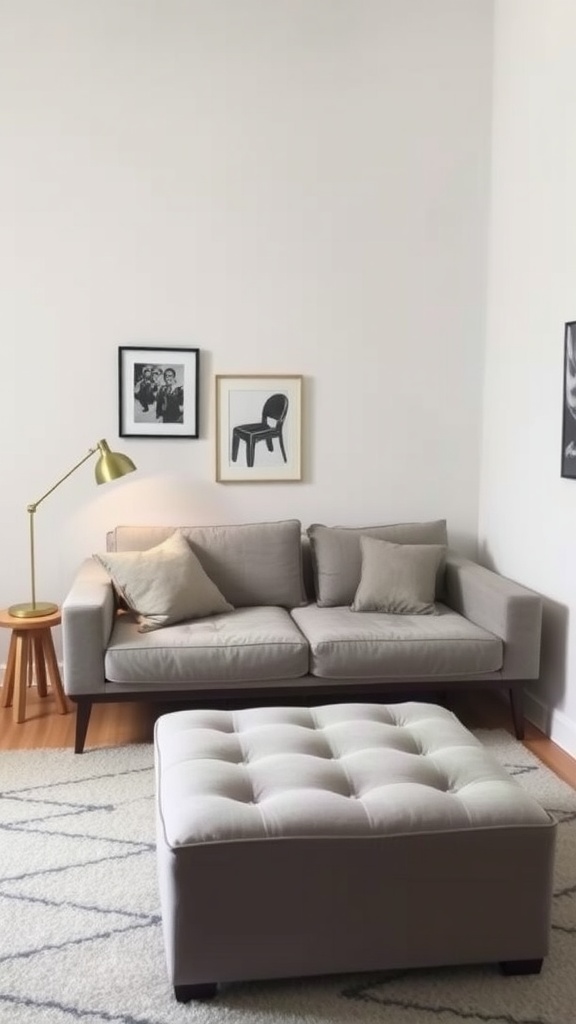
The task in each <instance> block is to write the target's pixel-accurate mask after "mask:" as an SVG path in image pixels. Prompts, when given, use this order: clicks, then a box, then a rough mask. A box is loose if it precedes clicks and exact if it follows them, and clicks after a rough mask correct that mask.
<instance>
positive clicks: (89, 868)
mask: <svg viewBox="0 0 576 1024" xmlns="http://www.w3.org/2000/svg"><path fill="white" fill-rule="evenodd" d="M477 735H478V736H479V738H480V739H481V740H482V742H483V743H484V744H485V745H486V746H487V747H488V748H489V749H491V750H492V752H493V753H494V755H495V756H496V757H497V758H498V759H499V760H500V761H501V762H502V763H503V764H504V765H505V766H506V768H507V769H508V771H509V772H510V773H511V774H512V775H514V776H516V778H517V779H518V781H519V783H520V784H521V785H522V786H524V787H525V788H526V789H527V790H529V791H530V792H531V793H532V794H533V795H534V796H535V797H536V798H537V799H538V800H539V802H540V803H541V804H542V805H543V806H544V807H546V808H547V809H548V810H550V811H551V813H552V814H553V815H554V816H555V817H556V818H557V820H558V821H559V823H560V827H559V834H558V850H557V858H556V874H555V893H554V908H553V928H552V943H551V951H550V954H549V956H548V957H547V959H546V960H545V963H544V968H543V971H542V974H540V975H536V976H530V977H512V978H504V977H503V976H502V975H501V974H500V972H499V970H498V967H497V966H495V965H487V966H473V967H458V968H442V969H434V970H422V971H417V970H416V971H414V970H412V971H390V972H382V973H380V974H377V975H374V974H371V975H347V976H335V977H329V978H328V977H323V978H312V979H304V980H301V979H292V980H288V981H272V982H261V983H255V982H251V983H246V984H242V985H241V984H237V985H236V984H235V985H227V986H223V987H222V989H221V991H220V992H219V994H218V997H217V998H216V999H215V1000H213V1001H211V1002H206V1003H190V1004H188V1005H180V1004H178V1003H176V1002H175V1000H174V997H173V992H172V988H171V986H170V984H169V982H168V978H167V975H166V968H165V961H164V952H163V945H162V935H161V928H160V915H159V905H158V894H157V886H156V865H155V852H154V850H155V841H154V773H153V753H152V748H151V746H149V745H141V746H126V747H121V748H111V749H103V750H92V751H87V752H86V753H85V754H83V755H82V756H74V755H73V754H72V753H71V752H70V751H69V750H40V751H10V752H5V753H2V754H0V1022H1V1024H32V1022H33V1024H78V1022H80V1024H184V1022H187V1024H273V1022H279V1024H297V1022H298V1024H340V1022H341V1024H344V1022H352V1024H432V1022H434V1024H458V1022H466V1024H574V1021H576V971H575V967H576V901H575V900H576V792H575V791H574V790H573V789H571V788H570V787H569V786H567V785H566V784H565V783H563V782H561V781H560V780H559V779H557V778H556V777H555V776H554V775H553V774H552V773H551V772H550V771H548V770H547V769H546V768H545V767H544V766H542V765H541V764H540V762H539V761H537V760H536V759H535V758H534V757H533V756H532V755H531V754H530V753H529V752H528V751H527V750H525V748H524V747H522V746H521V745H520V744H519V743H517V742H516V741H515V740H513V739H512V738H511V737H510V736H508V735H507V734H506V733H505V732H502V731H499V730H495V731H480V732H478V733H477Z"/></svg>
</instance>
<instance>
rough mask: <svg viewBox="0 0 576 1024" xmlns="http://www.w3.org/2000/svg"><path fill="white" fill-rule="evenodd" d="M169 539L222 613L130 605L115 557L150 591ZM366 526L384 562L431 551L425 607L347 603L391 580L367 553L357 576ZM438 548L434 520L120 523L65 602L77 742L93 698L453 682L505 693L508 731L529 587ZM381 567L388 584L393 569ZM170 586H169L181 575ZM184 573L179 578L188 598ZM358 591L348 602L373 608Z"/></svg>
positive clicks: (525, 664) (533, 599) (167, 698)
mask: <svg viewBox="0 0 576 1024" xmlns="http://www.w3.org/2000/svg"><path fill="white" fill-rule="evenodd" d="M176 535H178V538H179V539H180V540H181V539H182V537H184V538H185V539H186V541H187V544H184V548H185V549H186V552H187V553H188V554H189V552H190V551H191V552H192V556H190V557H194V556H195V557H194V562H195V563H196V564H198V565H199V566H200V567H201V568H200V569H199V571H200V572H202V570H203V571H204V572H203V577H204V581H205V582H206V581H207V582H206V586H209V587H213V589H214V590H215V591H216V593H218V595H219V597H220V599H221V601H222V602H223V604H221V605H218V603H217V604H216V605H215V607H223V608H226V609H230V610H223V611H218V612H217V613H216V614H202V617H200V618H198V617H191V616H190V617H187V618H185V619H184V621H176V622H173V623H171V622H170V616H168V617H166V616H152V618H148V619H146V618H145V617H143V616H142V615H140V616H139V615H137V614H135V613H134V610H133V609H134V607H136V608H137V609H138V605H137V604H136V605H134V602H133V601H131V593H129V592H127V591H125V590H123V589H122V587H118V579H117V578H116V576H115V575H114V564H115V560H116V562H121V563H123V564H125V563H126V562H128V563H130V564H132V562H134V563H138V565H139V567H140V569H141V570H142V571H143V572H144V573H149V577H148V578H147V577H146V576H145V575H144V582H145V586H144V591H145V593H146V596H148V595H151V596H152V597H153V596H154V595H155V594H156V591H157V587H158V580H159V579H160V576H161V570H162V571H165V567H163V566H161V565H160V568H158V564H159V563H158V562H157V559H158V557H159V556H158V555H157V552H160V551H163V550H164V548H165V546H166V545H167V544H168V543H169V542H170V543H171V538H174V537H176ZM366 537H368V538H372V540H378V541H384V542H386V543H385V544H383V545H380V546H377V554H378V555H379V554H380V552H382V553H383V554H384V555H385V556H386V558H388V557H389V556H391V557H393V558H395V557H397V556H398V557H400V556H401V557H402V558H405V557H407V556H408V555H409V554H410V556H411V555H412V553H414V554H415V555H416V556H417V557H418V558H420V556H422V555H424V556H429V555H430V554H431V553H432V551H435V552H439V555H438V562H437V564H436V569H435V573H434V578H433V587H432V589H433V591H434V592H433V594H432V595H431V603H429V604H428V605H426V604H423V605H418V607H419V608H422V609H424V610H426V611H428V612H432V613H433V614H412V613H410V603H408V605H406V604H403V603H402V601H400V604H398V600H397V597H398V594H397V592H396V604H392V605H387V604H384V605H383V606H382V605H379V606H378V607H399V608H401V609H402V611H401V613H396V612H393V613H391V612H390V611H380V610H353V608H354V607H355V606H356V605H357V602H358V596H359V594H360V592H361V587H362V586H363V587H364V591H363V594H364V597H365V596H366V593H365V592H366V586H368V583H369V584H370V586H369V590H370V588H372V589H374V587H376V589H378V586H379V585H380V583H381V581H384V584H385V585H386V586H387V585H388V583H387V582H386V580H387V576H386V572H384V571H381V565H380V564H378V563H374V564H372V563H370V566H369V567H370V569H371V571H372V577H371V578H370V577H368V575H367V566H368V562H367V551H368V550H369V545H370V544H371V543H372V542H371V541H370V540H368V541H366V540H365V539H363V538H366ZM398 545H401V546H402V547H398ZM446 545H447V532H446V523H445V521H444V520H438V521H435V522H430V523H405V524H397V525H388V526H380V527H365V528H363V527H353V528H345V527H328V526H322V525H313V526H311V527H309V528H308V530H307V531H306V532H303V530H302V526H301V523H300V522H299V521H298V520H295V519H294V520H286V521H283V522H276V523H251V524H242V525H233V526H206V527H182V528H179V529H178V530H176V528H175V527H173V526H119V527H117V528H116V529H114V530H113V531H112V532H111V533H109V534H108V536H107V546H106V547H107V552H108V554H107V555H105V554H104V555H102V554H99V553H97V554H96V555H95V556H93V557H92V558H90V559H88V560H87V561H86V562H85V563H83V565H82V566H81V568H80V570H79V572H78V574H77V576H76V578H75V580H74V581H73V584H72V586H71V589H70V591H69V593H68V595H67V597H66V599H65V601H64V603H63V607H62V626H63V664H64V672H63V675H64V688H65V691H66V693H67V695H68V697H69V698H70V699H71V700H72V701H74V702H75V703H76V705H77V720H76V740H75V750H76V752H77V753H81V752H82V751H83V749H84V744H85V740H86V733H87V728H88V723H89V718H90V713H91V709H92V705H93V704H94V703H96V702H102V701H134V700H145V701H160V702H172V701H178V702H181V703H185V704H187V705H188V706H191V705H195V706H203V707H218V706H220V707H234V706H242V705H245V706H249V705H254V704H291V703H297V704H300V705H301V704H302V703H306V702H309V703H316V704H317V703H319V701H320V702H325V703H330V702H331V701H335V700H337V701H340V702H341V701H342V700H345V699H353V700H355V701H358V700H361V699H369V700H372V701H373V700H375V699H380V698H381V699H386V700H390V699H398V700H405V699H413V698H414V697H418V696H419V695H421V694H422V695H423V694H427V695H428V696H429V695H430V694H431V693H434V692H436V693H440V694H442V693H443V692H444V691H446V690H449V689H451V688H454V687H456V688H459V689H461V688H465V687H467V688H477V689H480V688H499V689H504V690H507V691H508V693H509V696H510V701H511V709H512V715H513V720H514V726H515V731H516V735H517V736H518V737H519V738H521V737H522V734H523V708H522V695H523V687H524V683H525V682H526V681H527V680H533V679H537V678H538V675H539V663H540V632H541V618H542V601H541V598H540V596H539V595H538V594H536V593H534V592H533V591H531V590H528V589H527V588H526V587H523V586H521V585H520V584H518V583H515V582H513V581H511V580H508V579H506V578H504V577H502V576H499V575H498V574H496V573H495V572H492V571H490V570H488V569H486V568H483V567H482V566H480V565H478V564H476V563H475V562H472V561H470V560H469V559H466V558H463V557H461V556H459V555H458V554H456V553H454V552H453V551H451V550H450V548H448V547H447V546H446ZM372 546H373V545H372ZM371 550H372V549H370V551H371ZM126 556H127V557H126ZM106 559H108V562H111V563H112V570H110V565H109V564H108V563H106ZM155 560H156V561H155ZM102 561H104V562H105V563H106V568H105V567H104V566H103V564H101V562H102ZM428 562H429V566H430V564H432V563H430V559H428ZM170 564H171V565H172V566H175V568H174V570H173V576H174V578H176V576H177V575H180V576H182V575H183V574H182V573H181V572H180V564H181V563H180V562H176V563H175V562H174V561H172V563H170ZM429 566H428V576H429V575H430V567H429ZM171 571H172V570H168V572H169V574H170V572H171ZM394 571H395V570H394ZM111 573H112V575H111ZM389 575H390V580H391V585H392V587H393V585H394V583H398V578H397V577H396V576H394V573H393V572H392V573H391V574H389ZM400 576H402V572H401V573H400ZM409 576H410V574H409ZM112 578H114V582H115V584H116V586H114V585H113V583H112ZM169 578H170V579H171V578H172V577H171V576H170V575H169ZM403 581H404V582H405V579H404V578H403ZM179 582H180V587H181V588H182V582H184V584H185V583H186V576H185V575H183V581H182V580H180V581H179ZM197 583H198V580H197V579H195V580H192V581H191V584H190V587H189V591H190V593H196V591H197V590H198V587H197ZM139 584H140V586H141V588H142V572H141V573H140V577H139ZM384 584H383V585H384ZM155 588H156V589H155ZM199 589H200V590H201V589H202V588H201V587H200V588H199ZM396 589H397V591H398V588H396ZM400 590H402V580H400ZM198 592H199V590H198ZM402 593H403V591H402ZM119 595H120V597H119ZM152 597H151V599H152ZM123 598H124V599H126V600H127V601H128V607H127V606H126V600H123ZM369 598H370V600H372V601H373V597H372V596H371V593H370V594H369ZM154 599H156V598H154ZM370 600H369V601H368V604H367V605H366V603H364V605H362V602H360V605H361V607H371V605H370ZM152 603H153V602H152ZM149 604H150V602H149ZM182 607H185V605H184V606H182V605H177V607H176V611H175V612H174V615H176V617H178V615H177V614H176V613H178V614H179V615H180V617H182ZM131 608H132V610H131ZM138 610H139V609H138ZM152 610H153V611H156V608H155V607H154V608H153V609H152ZM161 610H162V611H165V609H161ZM148 611H150V608H148ZM203 611H205V608H204V609H203ZM163 622H166V623H168V624H165V625H162V628H157V626H158V625H159V624H161V623H163ZM143 623H144V624H143ZM150 623H152V625H150Z"/></svg>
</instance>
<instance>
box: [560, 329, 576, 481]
mask: <svg viewBox="0 0 576 1024" xmlns="http://www.w3.org/2000/svg"><path fill="white" fill-rule="evenodd" d="M561 475H562V476H565V477H570V478H571V479H572V480H574V479H576V320H571V321H570V322H569V323H567V324H566V325H565V329H564V393H563V412H562V469H561Z"/></svg>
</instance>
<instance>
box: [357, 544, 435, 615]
mask: <svg viewBox="0 0 576 1024" xmlns="http://www.w3.org/2000/svg"><path fill="white" fill-rule="evenodd" d="M360 548H361V551H362V575H361V577H360V583H359V586H358V589H357V591H356V594H355V597H354V601H353V602H352V605H351V608H352V611H354V612H387V613H389V614H391V615H434V614H436V606H435V604H434V596H435V590H436V574H437V572H438V567H439V566H440V564H441V563H442V562H443V561H444V559H445V557H446V546H445V545H444V544H392V543H390V542H389V541H386V540H375V539H374V538H373V537H361V538H360Z"/></svg>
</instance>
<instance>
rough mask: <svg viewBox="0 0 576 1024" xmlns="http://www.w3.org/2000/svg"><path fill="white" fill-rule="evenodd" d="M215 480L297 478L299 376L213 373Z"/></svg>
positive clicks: (299, 460) (299, 476)
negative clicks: (214, 383) (214, 398)
mask: <svg viewBox="0 0 576 1024" xmlns="http://www.w3.org/2000/svg"><path fill="white" fill-rule="evenodd" d="M215 407H216V480H217V481H218V482H219V483H234V482H242V483H246V482H258V483H262V482H272V481H295V480H301V479H302V376H300V375H297V374H286V375H272V374H255V375H248V374H240V375H232V374H217V375H216V402H215Z"/></svg>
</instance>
